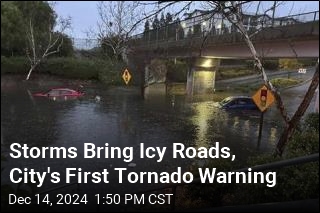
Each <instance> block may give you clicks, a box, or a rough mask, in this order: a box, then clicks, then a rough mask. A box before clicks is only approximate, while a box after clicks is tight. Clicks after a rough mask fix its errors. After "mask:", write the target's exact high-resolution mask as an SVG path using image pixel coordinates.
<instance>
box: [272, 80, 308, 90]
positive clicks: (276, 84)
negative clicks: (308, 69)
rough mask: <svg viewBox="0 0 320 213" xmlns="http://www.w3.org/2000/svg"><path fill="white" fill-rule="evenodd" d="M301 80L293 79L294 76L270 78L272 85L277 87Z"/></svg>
mask: <svg viewBox="0 0 320 213" xmlns="http://www.w3.org/2000/svg"><path fill="white" fill-rule="evenodd" d="M301 82H302V80H299V79H294V78H274V79H272V80H271V83H272V84H273V86H275V87H277V88H285V87H289V86H294V85H296V84H299V83H301Z"/></svg>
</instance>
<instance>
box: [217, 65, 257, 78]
mask: <svg viewBox="0 0 320 213" xmlns="http://www.w3.org/2000/svg"><path fill="white" fill-rule="evenodd" d="M255 73H256V71H254V70H252V69H248V68H243V67H239V68H220V69H219V70H218V71H217V74H216V80H223V79H230V78H237V77H242V76H247V75H253V74H255Z"/></svg>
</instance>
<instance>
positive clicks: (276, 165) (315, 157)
mask: <svg viewBox="0 0 320 213" xmlns="http://www.w3.org/2000/svg"><path fill="white" fill-rule="evenodd" d="M316 161H319V153H316V154H312V155H308V156H302V157H297V158H292V159H287V160H282V161H277V162H272V163H267V164H262V165H257V166H253V167H250V168H251V172H262V171H266V170H271V169H280V168H284V167H289V166H296V165H300V164H305V163H311V162H316ZM248 168H249V167H247V168H241V169H237V170H232V171H230V172H248ZM199 183H201V179H200V178H196V179H195V180H194V181H193V182H192V183H178V184H170V185H167V186H163V187H159V188H156V189H149V190H143V191H138V192H134V193H131V194H148V193H151V192H156V191H161V190H164V189H170V188H171V190H172V194H173V198H172V202H171V210H172V211H173V210H175V204H176V194H177V193H176V192H177V187H179V186H185V185H191V184H199ZM123 196H124V195H122V197H123ZM97 209H99V205H97Z"/></svg>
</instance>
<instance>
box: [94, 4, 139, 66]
mask: <svg viewBox="0 0 320 213" xmlns="http://www.w3.org/2000/svg"><path fill="white" fill-rule="evenodd" d="M97 9H98V14H99V22H98V34H97V37H98V39H99V41H100V42H101V46H102V47H103V48H104V49H105V51H106V52H107V53H108V52H109V53H110V54H108V55H109V56H110V55H111V56H112V57H113V58H115V59H123V60H126V48H127V41H128V39H129V37H130V36H131V35H132V33H133V32H134V31H135V30H136V29H137V27H138V26H139V25H138V24H137V23H140V22H139V20H140V19H141V18H142V17H141V16H142V13H141V10H142V7H141V6H140V4H139V2H138V1H108V2H105V1H101V2H99V3H98V5H97Z"/></svg>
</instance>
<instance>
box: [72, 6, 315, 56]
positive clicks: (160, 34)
mask: <svg viewBox="0 0 320 213" xmlns="http://www.w3.org/2000/svg"><path fill="white" fill-rule="evenodd" d="M211 15H212V14H211V13H210V12H208V13H205V14H201V15H198V16H194V17H190V18H186V19H184V20H181V21H179V22H177V21H175V22H173V23H170V24H168V25H166V26H161V27H159V28H157V29H152V30H149V31H147V32H143V33H139V34H136V35H133V36H131V37H130V39H129V40H130V41H129V42H131V44H134V45H139V44H151V43H158V42H162V41H178V40H184V39H187V38H194V37H204V36H207V35H210V36H219V35H225V34H231V33H233V32H234V31H235V29H234V28H232V27H231V25H230V23H229V25H228V27H223V26H226V24H222V26H221V28H219V29H214V30H213V29H210V30H206V31H203V30H202V29H203V28H204V27H203V26H204V23H206V24H207V23H209V22H210V17H211ZM250 16H251V17H254V16H253V15H250ZM259 16H261V15H259ZM192 20H195V21H194V22H193V23H192V24H193V25H192V26H183V25H184V24H183V23H187V22H191V21H192ZM263 20H264V19H262V21H254V22H253V24H252V25H250V24H248V23H247V22H246V21H244V24H245V26H246V27H247V29H256V27H257V26H259V27H261V26H263V27H264V28H266V27H270V26H272V24H273V27H277V26H288V25H294V24H299V23H307V22H313V21H317V20H319V11H313V12H308V13H301V14H295V15H289V16H282V17H276V18H275V19H274V22H273V23H272V21H271V19H269V20H266V21H265V22H263ZM211 22H213V23H214V22H215V23H218V22H219V23H226V19H223V18H215V20H213V21H212V20H211ZM195 23H196V24H195ZM194 24H195V25H199V24H200V29H199V26H198V29H195V28H196V27H195V25H194ZM206 24H205V25H206ZM208 29H209V28H208ZM188 32H191V34H188ZM72 42H73V46H74V47H75V48H76V49H83V50H88V49H92V48H94V47H98V46H99V41H98V40H97V39H84V38H72Z"/></svg>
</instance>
